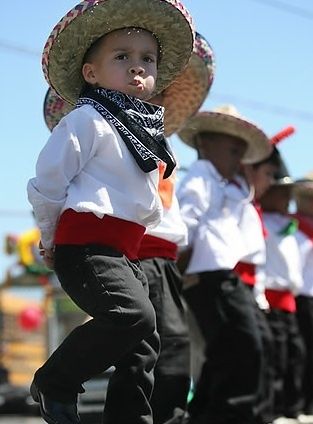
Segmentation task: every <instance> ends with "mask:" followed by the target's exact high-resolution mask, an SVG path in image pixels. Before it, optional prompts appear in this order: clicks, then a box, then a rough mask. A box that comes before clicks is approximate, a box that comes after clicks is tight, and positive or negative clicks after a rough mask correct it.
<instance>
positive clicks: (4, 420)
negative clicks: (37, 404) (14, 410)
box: [0, 415, 44, 424]
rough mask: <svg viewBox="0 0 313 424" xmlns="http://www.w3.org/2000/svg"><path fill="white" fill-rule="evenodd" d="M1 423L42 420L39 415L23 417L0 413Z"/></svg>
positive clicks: (27, 423)
mask: <svg viewBox="0 0 313 424" xmlns="http://www.w3.org/2000/svg"><path fill="white" fill-rule="evenodd" d="M0 423H1V424H43V423H44V421H43V420H42V419H41V418H39V417H23V416H21V415H20V416H12V415H0Z"/></svg>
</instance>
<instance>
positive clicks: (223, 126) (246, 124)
mask: <svg viewBox="0 0 313 424" xmlns="http://www.w3.org/2000/svg"><path fill="white" fill-rule="evenodd" d="M204 132H213V133H220V134H228V135H232V136H234V137H237V138H239V139H241V140H244V141H246V143H247V144H248V149H247V151H246V153H245V155H244V157H243V159H242V162H243V163H246V164H249V163H255V162H258V161H261V160H262V159H264V158H266V157H267V156H269V154H270V153H271V151H272V146H271V143H270V139H269V138H268V137H267V135H266V134H265V133H264V132H263V131H262V130H261V129H260V128H258V127H257V126H256V125H255V124H254V123H252V122H250V121H247V120H246V119H245V118H243V117H242V116H241V115H239V112H238V111H237V109H236V108H235V107H234V106H232V105H225V106H221V107H219V108H217V109H215V111H212V112H198V113H197V114H196V115H195V116H193V117H192V118H191V119H190V120H189V121H188V123H187V124H186V125H185V126H184V128H183V129H182V130H181V131H180V132H179V133H178V135H179V137H180V139H181V140H182V141H183V142H184V143H186V144H188V145H189V146H191V147H193V148H196V146H195V139H196V136H197V134H200V133H204Z"/></svg>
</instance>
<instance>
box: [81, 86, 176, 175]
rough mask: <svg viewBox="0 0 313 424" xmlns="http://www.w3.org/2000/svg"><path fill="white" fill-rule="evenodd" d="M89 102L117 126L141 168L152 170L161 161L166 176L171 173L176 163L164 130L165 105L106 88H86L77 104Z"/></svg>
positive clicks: (146, 170) (145, 170)
mask: <svg viewBox="0 0 313 424" xmlns="http://www.w3.org/2000/svg"><path fill="white" fill-rule="evenodd" d="M86 104H88V105H91V106H92V107H94V108H95V109H96V110H97V112H99V113H100V114H101V115H102V116H103V118H104V119H105V120H106V121H107V122H109V123H110V124H112V125H113V126H114V127H115V128H116V130H117V131H118V133H119V135H120V136H121V138H122V140H123V141H124V143H125V144H126V146H127V148H128V150H129V152H130V153H131V154H132V156H133V157H134V159H135V161H136V162H137V164H138V166H139V167H140V168H141V169H142V171H144V172H151V171H153V170H154V169H157V167H158V163H159V161H162V162H164V163H165V164H166V170H165V173H164V176H163V178H168V177H169V176H170V175H171V174H172V172H173V170H174V168H175V166H176V162H175V159H174V156H173V153H172V151H171V148H170V146H169V144H168V142H167V140H166V138H165V137H164V133H163V130H164V125H163V115H164V108H163V107H161V106H156V105H153V104H151V103H147V102H144V101H142V100H140V99H138V98H136V97H132V96H128V95H127V94H124V93H121V92H120V91H115V90H108V89H105V88H86V90H85V91H84V92H83V93H82V95H81V97H80V98H79V99H78V102H77V104H76V107H80V106H83V105H86Z"/></svg>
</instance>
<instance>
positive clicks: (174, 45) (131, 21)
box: [42, 0, 194, 104]
mask: <svg viewBox="0 0 313 424" xmlns="http://www.w3.org/2000/svg"><path fill="white" fill-rule="evenodd" d="M128 27H139V28H142V29H146V30H147V31H150V32H151V33H153V34H154V35H155V36H156V38H157V39H158V41H159V44H160V49H161V58H160V63H159V67H158V77H157V82H156V89H155V92H154V93H153V95H156V94H157V93H160V92H161V91H162V90H164V88H166V87H167V86H168V85H169V84H170V83H171V82H172V81H173V80H174V79H175V78H176V76H177V75H178V74H179V73H180V72H182V70H183V69H184V68H185V66H186V65H187V63H188V61H189V59H190V56H191V53H192V51H193V43H194V29H193V23H192V18H191V15H190V14H189V12H188V11H187V9H186V8H185V7H184V6H183V5H182V3H181V2H180V1H179V0H127V1H125V0H85V1H82V2H81V3H79V4H78V5H76V6H75V7H74V8H73V9H71V10H70V11H69V12H68V13H67V14H66V15H65V16H64V17H63V18H62V19H61V20H60V22H59V23H58V24H57V25H56V26H55V27H54V29H53V30H52V32H51V34H50V36H49V37H48V40H47V42H46V45H45V47H44V51H43V55H42V69H43V73H44V76H45V78H46V80H47V82H48V83H49V85H50V86H51V87H52V88H53V89H54V90H55V91H56V93H57V94H58V95H59V96H60V97H62V98H63V99H64V100H66V101H68V102H69V103H72V104H75V102H76V100H77V99H78V97H79V94H80V92H81V89H82V87H83V84H84V81H83V78H82V75H81V68H82V62H83V58H84V55H85V53H86V51H87V50H88V49H89V47H90V46H91V45H92V44H93V43H94V42H95V41H96V40H97V39H98V38H100V37H102V36H103V35H105V34H108V33H109V32H111V31H114V30H116V29H121V28H128ZM174 34H179V42H178V40H177V37H174ZM151 97H152V96H151Z"/></svg>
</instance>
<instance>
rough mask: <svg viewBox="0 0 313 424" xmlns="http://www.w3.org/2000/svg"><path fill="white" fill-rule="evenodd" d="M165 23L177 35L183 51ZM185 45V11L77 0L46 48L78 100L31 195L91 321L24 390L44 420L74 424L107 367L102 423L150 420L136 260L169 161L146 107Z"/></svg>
mask: <svg viewBox="0 0 313 424" xmlns="http://www.w3.org/2000/svg"><path fill="white" fill-rule="evenodd" d="M172 25H177V26H179V28H180V36H181V37H182V39H183V42H182V45H181V46H180V47H177V45H176V44H177V43H176V42H174V40H173V37H172V36H171V34H170V33H169V31H168V29H167V28H171V27H172ZM192 48H193V30H192V26H191V19H190V16H189V14H188V12H187V11H186V10H185V8H184V7H183V6H182V5H181V4H180V3H178V2H175V6H174V5H173V4H172V3H171V2H169V1H162V2H159V1H154V0H140V1H136V2H133V1H129V2H126V3H125V2H122V1H114V2H111V1H85V2H81V3H80V4H78V5H77V6H76V7H75V8H74V9H73V10H72V11H70V12H69V13H68V14H67V15H66V16H65V17H64V18H63V19H62V20H61V21H60V23H59V24H58V25H57V26H56V27H55V29H54V30H53V31H52V33H51V36H50V37H49V39H48V41H47V44H46V46H45V49H44V54H43V70H44V73H45V76H46V78H47V80H48V82H49V83H50V84H51V86H52V87H53V88H54V89H55V91H56V92H57V94H58V95H59V96H60V97H62V98H63V99H64V100H66V101H69V102H70V103H75V102H76V101H77V99H78V97H79V96H80V97H79V99H78V102H77V108H76V109H75V110H74V111H72V112H70V113H69V114H68V115H66V116H65V117H64V118H63V119H62V120H61V121H60V123H59V124H58V125H57V126H56V127H55V129H54V130H53V131H52V135H51V137H50V139H49V140H48V143H47V144H46V146H45V147H44V148H43V150H42V152H41V153H40V155H39V158H38V162H37V167H36V178H33V179H31V180H30V181H29V184H28V196H29V200H30V202H31V203H32V205H33V208H34V213H35V217H36V221H37V224H38V226H39V228H40V230H41V242H42V250H43V252H42V253H43V255H44V258H45V260H46V263H48V264H50V265H54V268H55V271H56V274H57V276H58V279H59V280H60V282H61V285H62V287H63V289H64V290H65V291H66V292H67V293H68V294H69V296H70V297H71V298H72V299H73V300H74V301H75V303H76V304H77V305H78V306H79V307H80V308H81V309H83V310H84V311H85V312H87V313H88V314H89V315H90V316H92V317H93V318H92V319H91V320H90V321H88V322H87V323H85V324H84V325H82V326H80V327H77V328H76V329H75V330H74V331H73V332H72V333H70V335H69V336H68V337H67V338H66V339H65V340H64V341H63V343H62V344H61V345H60V346H59V348H58V349H57V350H56V351H55V352H54V353H53V354H52V355H51V357H50V358H49V359H48V361H47V362H46V363H45V364H44V365H43V366H42V367H41V368H40V369H39V370H38V371H37V372H36V374H35V378H34V381H33V383H32V386H31V393H32V395H33V397H34V399H35V400H36V401H39V403H40V408H41V414H42V416H43V418H44V419H45V420H46V421H47V422H48V423H50V424H51V423H57V422H62V423H67V422H68V423H78V422H79V418H78V415H77V410H76V400H77V393H78V392H82V391H83V387H82V384H83V382H84V381H86V380H88V379H89V378H90V377H91V376H93V375H95V374H99V373H101V372H103V371H104V370H105V369H107V368H108V367H110V366H111V365H114V366H115V372H114V374H113V375H112V377H111V379H110V383H109V387H108V391H107V398H106V407H105V411H104V420H105V422H108V423H113V422H114V424H117V423H126V422H127V423H128V424H129V423H136V424H139V423H150V422H152V416H151V408H150V405H149V399H150V396H151V392H152V387H153V367H154V364H155V362H156V359H157V355H158V350H159V338H158V335H157V332H156V329H155V313H154V309H153V307H152V304H151V302H150V300H149V297H148V289H147V282H146V279H145V277H144V274H143V273H142V271H141V270H140V268H139V267H138V264H137V262H136V259H137V250H138V247H139V245H140V241H141V238H142V236H143V234H144V232H145V228H146V227H147V226H149V225H156V224H158V222H159V221H160V218H161V213H162V206H161V203H160V201H159V200H158V196H157V185H158V163H159V162H160V161H161V160H162V161H163V162H165V163H166V171H165V176H169V175H170V174H171V171H172V170H173V168H174V166H175V162H174V160H173V156H172V154H171V152H170V150H169V148H168V146H167V144H166V142H165V140H164V137H163V119H162V115H163V110H162V108H160V107H156V106H153V105H151V104H149V103H146V102H143V101H142V100H147V99H149V98H150V97H152V96H153V95H154V94H157V93H158V92H159V91H162V90H163V89H164V88H165V87H166V86H167V85H168V84H169V83H170V82H171V81H172V79H174V78H175V77H176V75H177V74H178V73H179V72H180V71H181V70H182V69H183V68H184V67H185V65H186V64H187V62H188V60H189V57H190V55H191V52H192ZM157 76H158V78H157ZM121 234H123V238H121V237H120V235H121Z"/></svg>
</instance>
